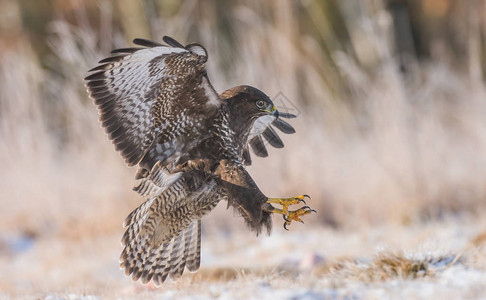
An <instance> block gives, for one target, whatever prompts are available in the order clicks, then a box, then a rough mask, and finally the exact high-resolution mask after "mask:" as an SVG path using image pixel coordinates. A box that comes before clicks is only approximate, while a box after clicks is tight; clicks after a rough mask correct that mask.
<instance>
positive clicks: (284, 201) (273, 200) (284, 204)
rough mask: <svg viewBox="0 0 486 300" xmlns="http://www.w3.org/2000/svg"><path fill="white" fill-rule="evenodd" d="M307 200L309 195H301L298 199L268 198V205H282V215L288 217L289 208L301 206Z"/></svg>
mask: <svg viewBox="0 0 486 300" xmlns="http://www.w3.org/2000/svg"><path fill="white" fill-rule="evenodd" d="M305 198H309V199H310V197H309V195H300V196H297V197H292V198H268V200H267V203H275V204H280V205H282V214H283V215H286V214H287V212H288V208H289V206H290V205H292V204H299V203H301V202H303V203H304V204H307V203H305V200H304V199H305Z"/></svg>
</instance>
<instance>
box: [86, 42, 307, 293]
mask: <svg viewBox="0 0 486 300" xmlns="http://www.w3.org/2000/svg"><path fill="white" fill-rule="evenodd" d="M163 40H164V41H165V42H166V43H167V45H163V44H160V43H157V42H153V41H149V40H144V39H135V40H134V41H133V42H134V44H136V45H139V46H141V47H134V48H123V49H117V50H114V51H112V54H113V55H112V56H110V57H108V58H105V59H103V60H101V61H99V64H98V66H97V67H95V68H93V69H91V70H90V71H89V72H91V74H90V75H89V76H87V77H86V78H85V80H86V86H87V89H88V93H89V95H90V97H91V98H92V99H93V100H94V102H95V104H96V106H97V107H98V110H99V113H100V121H101V124H102V126H103V127H104V128H105V130H106V133H107V134H108V136H109V138H110V139H111V141H112V142H113V144H114V145H115V149H116V150H117V151H118V152H119V153H120V154H121V156H122V157H123V158H124V160H125V162H126V163H127V164H128V165H129V166H135V165H138V167H139V169H138V172H137V175H136V179H137V180H140V184H139V185H138V186H136V187H135V188H134V190H135V191H136V192H138V193H139V194H140V195H141V196H143V198H144V199H145V202H143V204H142V205H140V206H139V207H138V208H137V209H135V210H134V211H133V212H131V213H130V214H129V215H128V217H127V218H126V219H125V222H124V224H123V226H124V227H125V228H126V231H125V234H124V235H123V238H122V244H123V247H124V249H123V252H122V254H121V256H120V267H121V268H122V269H125V274H126V275H127V276H131V277H132V279H133V280H138V279H141V280H142V282H143V283H147V282H149V281H150V280H152V281H153V283H154V284H155V285H156V286H160V285H161V284H162V283H163V282H164V281H165V279H166V278H167V276H169V277H170V278H171V279H173V280H177V279H178V278H179V277H180V276H181V275H182V273H183V271H184V268H187V269H188V270H189V271H191V272H194V271H197V270H198V269H199V265H200V249H201V218H202V217H203V216H204V215H206V214H207V213H209V212H210V211H211V210H212V209H213V208H214V207H215V206H216V205H217V204H218V203H219V202H220V201H221V200H226V201H227V202H228V206H231V207H233V208H234V209H236V211H238V212H239V213H240V214H241V216H242V217H243V218H244V219H245V221H246V224H247V225H248V227H249V228H250V229H252V230H254V231H255V232H256V233H257V234H258V233H260V232H261V231H262V230H263V229H266V230H267V231H268V232H270V230H271V224H272V223H271V214H272V213H277V214H282V215H283V218H284V227H285V229H287V226H288V225H289V224H290V223H291V222H292V221H300V222H302V220H301V219H300V216H303V215H306V214H309V213H311V212H314V210H312V209H311V208H309V207H308V206H303V207H301V208H299V209H297V210H295V211H290V210H288V206H289V205H293V204H299V203H301V202H303V203H304V204H305V200H304V198H306V197H308V196H307V195H301V196H297V197H291V198H268V197H266V196H265V195H264V194H263V193H262V192H261V191H260V190H259V189H258V187H257V186H256V184H255V182H254V181H253V180H252V178H251V177H250V175H249V174H248V172H247V171H246V170H245V168H244V165H249V164H251V157H250V150H249V149H250V148H252V150H253V151H254V152H255V154H256V155H258V156H267V155H268V153H267V150H266V148H265V144H264V142H263V139H262V137H263V138H265V139H266V140H267V141H268V142H269V144H270V145H272V146H274V147H277V148H281V147H283V143H282V141H281V139H280V138H279V136H278V135H277V133H276V131H275V130H274V129H273V128H272V126H273V127H275V128H277V129H279V130H281V131H282V132H284V133H294V129H293V128H292V126H290V125H289V124H288V123H287V122H285V121H283V120H282V119H281V118H282V117H284V118H292V117H295V116H294V115H291V114H286V113H280V114H279V112H278V110H277V109H276V107H275V106H274V104H273V103H272V101H271V100H270V98H269V97H267V95H265V94H264V93H263V92H261V91H259V90H258V89H256V88H253V87H250V86H237V87H234V88H231V89H228V90H226V91H224V92H223V93H222V94H221V95H218V93H217V92H216V91H215V90H214V88H213V86H212V85H211V83H210V82H209V79H208V75H207V73H206V61H207V58H208V55H207V52H206V49H204V47H202V46H201V45H199V44H196V43H192V44H188V45H186V46H183V45H182V44H180V43H179V42H177V41H176V40H174V39H173V38H170V37H167V36H166V37H164V38H163ZM279 117H280V118H279ZM272 204H279V205H281V206H282V208H276V207H274V206H273V205H272Z"/></svg>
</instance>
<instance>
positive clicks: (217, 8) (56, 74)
mask: <svg viewBox="0 0 486 300" xmlns="http://www.w3.org/2000/svg"><path fill="white" fill-rule="evenodd" d="M163 35H169V36H172V37H174V38H175V39H176V40H178V41H180V42H181V43H182V44H187V43H190V42H200V43H201V44H202V45H204V46H205V47H206V49H207V50H208V53H209V61H208V74H209V77H210V80H211V82H212V83H213V85H214V86H215V88H216V90H217V91H219V92H222V91H223V90H225V89H227V88H229V87H232V86H235V85H240V84H248V85H252V86H255V87H257V88H259V89H261V90H263V91H264V92H265V93H266V94H267V95H269V96H270V97H271V98H272V97H274V96H276V95H278V94H279V93H282V94H283V95H285V97H286V98H287V99H289V100H290V101H291V102H292V103H293V104H294V105H295V106H296V107H298V109H299V111H300V115H299V117H298V118H297V119H293V120H291V121H290V122H291V123H292V125H293V126H294V127H295V128H296V130H297V133H296V134H294V135H285V134H282V135H281V137H282V140H283V141H284V143H285V148H284V149H270V151H269V152H270V155H269V157H268V158H265V159H262V158H257V157H255V155H253V158H254V162H253V165H252V166H251V167H249V172H250V173H251V174H252V176H253V178H254V179H255V181H256V182H257V184H258V185H259V187H260V188H261V189H262V190H263V192H264V193H265V194H266V195H268V196H273V197H275V196H294V195H299V194H302V193H305V194H309V195H311V196H312V200H311V201H309V202H308V204H309V205H310V206H312V207H313V208H315V209H316V210H317V211H318V214H313V215H309V216H305V221H306V225H301V224H292V225H291V230H293V231H294V232H297V233H299V234H300V235H302V236H305V235H306V233H307V232H308V230H310V228H311V227H312V228H313V230H314V231H313V232H314V234H315V236H314V237H316V238H321V239H324V238H325V237H324V235H320V234H321V233H320V232H324V231H325V232H341V231H344V232H346V231H348V232H349V231H353V230H357V229H358V228H361V229H362V228H378V227H380V226H389V225H390V224H391V225H393V226H414V225H417V224H427V223H428V222H441V221H443V220H447V221H448V222H449V221H450V222H452V223H454V222H458V223H461V222H465V221H466V220H467V222H469V221H470V220H476V219H480V216H481V215H482V214H484V211H485V208H486V172H485V170H486V155H485V153H486V118H485V116H486V101H485V100H486V98H485V96H486V94H485V92H486V89H485V85H484V78H483V74H484V71H485V70H486V60H485V59H486V47H485V41H486V5H485V2H484V1H479V0H468V1H454V0H409V1H405V0H388V1H387V0H365V1H361V0H339V1H338V0H302V1H290V0H287V1H277V0H274V1H258V0H253V1H242V0H241V1H238V0H233V1H222V0H208V1H198V0H186V1H176V0H144V1H131V0H116V1H94V0H86V1H81V0H71V1H66V0H42V1H28V0H0V171H1V172H0V266H2V269H0V290H3V291H6V292H7V293H13V294H15V293H17V292H19V291H22V290H31V291H37V290H39V289H40V290H42V288H40V287H39V286H42V287H43V288H45V289H47V290H49V289H54V290H56V288H59V285H63V284H65V285H70V284H71V285H72V284H74V285H75V283H74V282H76V283H80V282H81V283H82V285H83V286H85V285H86V286H87V285H88V284H87V283H86V284H85V283H84V281H83V280H82V279H80V277H72V278H71V277H66V275H65V272H64V271H63V270H65V268H66V267H67V266H69V268H71V267H73V266H71V265H70V263H73V261H72V260H71V259H70V257H73V255H74V256H76V255H80V252H83V253H84V254H87V255H91V256H92V257H100V256H101V257H103V259H105V260H103V263H100V262H99V260H94V259H93V260H92V263H91V264H90V263H86V262H87V261H91V260H89V259H84V260H82V259H80V260H79V262H78V265H77V268H78V270H82V271H78V274H79V273H82V274H85V275H86V276H87V278H91V277H90V276H91V275H88V274H90V272H91V271H92V268H93V267H94V266H95V265H96V266H97V268H100V270H101V271H100V275H98V276H99V277H100V278H99V280H100V281H101V278H102V277H103V278H106V277H107V276H108V278H112V277H110V276H115V278H117V280H118V277H116V276H118V273H120V274H121V272H120V271H118V270H117V265H116V258H117V257H118V253H119V252H120V251H121V247H120V246H119V244H118V239H119V238H120V237H121V235H122V230H123V229H122V228H121V223H122V221H123V219H124V218H125V216H126V215H127V214H128V213H129V212H130V211H131V210H133V209H134V208H136V207H137V206H138V205H139V204H140V203H141V200H142V199H141V198H140V197H138V195H137V194H136V193H135V192H133V191H132V186H134V185H135V183H136V182H135V180H134V174H135V172H136V170H135V169H134V168H128V167H126V166H125V165H124V163H123V161H122V159H121V158H120V157H119V154H118V153H116V152H115V151H114V147H113V146H112V145H111V143H110V142H109V141H108V139H107V137H106V135H105V134H104V132H103V130H102V129H101V127H100V124H99V122H98V113H97V110H96V108H95V106H94V105H93V103H92V101H91V100H90V99H89V98H88V95H87V93H86V91H85V87H84V81H83V78H84V77H85V76H86V74H87V70H88V69H90V68H92V67H94V66H95V65H96V63H97V61H98V60H100V59H102V58H104V57H106V56H108V55H109V52H110V51H111V50H112V49H114V48H119V47H127V46H130V45H131V40H133V39H134V38H136V37H142V38H148V39H153V40H156V41H161V40H162V36H163ZM274 221H275V222H274V227H275V232H276V233H275V234H276V235H277V236H279V234H282V238H285V233H284V232H283V230H282V229H281V222H282V220H281V217H280V218H278V217H276V218H275V220H274ZM242 224H243V222H242V220H241V219H240V218H236V217H235V216H234V215H233V213H232V212H231V211H227V210H226V205H225V204H221V205H219V206H218V208H217V209H216V210H215V211H214V212H213V213H212V214H211V215H210V216H208V217H207V218H205V219H204V225H203V226H204V236H203V264H204V259H205V256H204V255H206V261H207V262H208V264H210V262H212V261H214V260H215V259H213V260H211V254H204V251H206V250H204V247H205V245H204V244H205V243H204V240H205V239H206V240H210V239H211V238H213V239H214V237H215V236H216V237H221V239H228V240H231V239H233V240H234V239H235V237H238V236H246V235H248V237H252V234H251V233H247V232H246V231H245V230H244V229H243V228H244V227H242ZM316 230H317V231H316ZM319 230H321V231H319ZM248 237H247V238H248ZM259 240H260V241H261V239H260V238H259ZM209 248H210V247H209ZM80 249H82V250H80ZM60 257H63V259H61V258H60ZM76 257H77V256H76ZM100 266H105V267H100ZM97 270H98V269H97ZM12 272H13V273H14V274H17V273H18V275H15V276H13V275H12ZM15 272H17V273H15ZM113 274H116V275H113ZM12 276H13V277H12ZM73 276H74V275H73ZM120 276H122V275H120ZM53 278H54V279H55V280H57V283H58V284H54V283H52V284H49V283H48V281H49V282H51V281H52V280H54V279H53ZM120 278H121V277H120ZM43 280H45V282H44V281H43ZM112 280H115V279H112ZM120 281H121V282H122V283H121V284H123V282H124V281H129V279H120Z"/></svg>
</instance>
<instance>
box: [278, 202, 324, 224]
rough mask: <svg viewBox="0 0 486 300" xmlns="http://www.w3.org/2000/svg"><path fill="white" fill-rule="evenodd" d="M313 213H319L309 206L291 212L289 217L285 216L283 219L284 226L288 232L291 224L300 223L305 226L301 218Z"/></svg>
mask: <svg viewBox="0 0 486 300" xmlns="http://www.w3.org/2000/svg"><path fill="white" fill-rule="evenodd" d="M312 212H315V213H317V211H316V210H315V209H312V208H310V207H309V206H304V207H301V208H299V209H297V210H295V211H290V212H289V215H288V216H287V217H285V215H283V218H284V220H285V222H284V225H283V227H284V229H285V230H288V229H287V225H290V223H291V222H292V221H298V222H300V223H302V224H304V221H302V219H301V218H300V216H304V215H308V214H310V213H312Z"/></svg>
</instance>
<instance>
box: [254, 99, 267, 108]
mask: <svg viewBox="0 0 486 300" xmlns="http://www.w3.org/2000/svg"><path fill="white" fill-rule="evenodd" d="M256 106H257V107H258V108H263V107H264V106H265V101H263V100H258V101H257V102H256Z"/></svg>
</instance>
